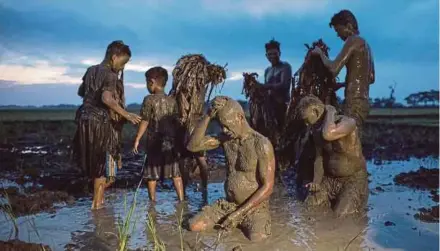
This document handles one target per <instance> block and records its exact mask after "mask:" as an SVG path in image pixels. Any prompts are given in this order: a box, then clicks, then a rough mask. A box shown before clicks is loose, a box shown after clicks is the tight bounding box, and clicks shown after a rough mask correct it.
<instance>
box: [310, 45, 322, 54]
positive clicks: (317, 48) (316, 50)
mask: <svg viewBox="0 0 440 251" xmlns="http://www.w3.org/2000/svg"><path fill="white" fill-rule="evenodd" d="M321 53H322V50H321V48H319V47H318V46H316V47H315V49H313V50H312V54H313V55H321Z"/></svg>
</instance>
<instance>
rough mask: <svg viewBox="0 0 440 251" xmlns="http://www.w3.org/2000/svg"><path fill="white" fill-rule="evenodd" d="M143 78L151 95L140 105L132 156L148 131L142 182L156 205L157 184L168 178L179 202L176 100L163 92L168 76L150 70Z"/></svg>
mask: <svg viewBox="0 0 440 251" xmlns="http://www.w3.org/2000/svg"><path fill="white" fill-rule="evenodd" d="M145 78H146V82H147V89H148V92H149V93H151V95H147V96H146V97H145V99H144V102H143V104H142V108H141V114H140V115H141V118H142V121H141V122H140V125H139V129H138V132H137V135H136V139H135V141H134V146H133V152H134V153H138V146H139V141H140V139H141V138H142V135H144V133H145V131H146V130H147V128H148V133H147V142H146V143H147V148H146V153H147V161H145V163H144V178H145V179H146V180H147V186H148V195H149V198H150V200H152V201H156V182H157V180H159V179H163V178H172V179H173V183H174V187H175V189H176V193H177V197H178V199H179V201H182V200H183V183H182V178H181V175H180V170H179V154H178V151H177V148H176V143H177V142H176V136H177V135H176V134H177V129H178V110H177V109H178V108H177V103H176V100H175V99H174V98H172V97H170V96H167V95H166V94H165V92H164V88H165V85H166V82H167V81H168V72H167V70H166V69H164V68H162V67H159V66H158V67H153V68H151V69H149V70H148V71H147V72H146V73H145Z"/></svg>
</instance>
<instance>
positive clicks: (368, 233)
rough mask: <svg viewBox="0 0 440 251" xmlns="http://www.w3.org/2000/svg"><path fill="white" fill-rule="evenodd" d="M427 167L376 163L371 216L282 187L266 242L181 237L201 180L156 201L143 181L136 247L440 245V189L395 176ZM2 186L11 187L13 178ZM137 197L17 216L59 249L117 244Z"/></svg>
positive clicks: (3, 236)
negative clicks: (310, 208)
mask: <svg viewBox="0 0 440 251" xmlns="http://www.w3.org/2000/svg"><path fill="white" fill-rule="evenodd" d="M376 163H377V162H376ZM420 166H425V167H428V168H438V161H437V159H436V158H425V159H415V158H413V159H410V160H409V161H389V162H387V163H381V164H380V165H378V164H374V161H369V163H368V171H369V173H370V174H371V175H370V177H369V180H370V181H371V182H370V191H371V194H370V198H369V206H368V207H369V210H368V212H367V213H366V215H365V216H364V217H357V218H347V219H344V220H335V219H332V218H331V216H330V215H327V214H326V213H323V212H305V210H304V208H303V206H302V205H301V202H299V201H298V200H297V199H296V195H295V193H294V192H293V190H292V189H287V190H286V189H285V188H283V187H281V186H279V187H277V189H276V191H275V193H274V195H273V198H272V219H273V225H272V236H271V237H270V239H268V240H266V241H264V242H263V243H258V244H251V243H249V241H248V240H247V239H246V238H245V237H244V236H243V235H242V234H241V232H240V231H239V230H235V231H233V232H232V233H222V232H216V231H212V232H209V233H203V234H195V233H191V232H188V231H186V230H185V229H182V235H180V234H179V224H178V222H179V221H180V220H182V221H183V224H182V225H183V227H185V223H186V220H187V219H188V218H189V217H191V215H193V214H194V213H195V212H197V211H199V210H200V209H201V208H202V207H203V205H204V200H203V196H202V193H201V192H200V191H198V190H197V187H198V186H197V184H192V185H191V186H190V187H188V188H187V196H188V200H187V201H186V202H184V203H177V202H176V199H177V198H176V195H175V192H174V190H172V189H171V188H172V186H171V184H169V183H166V184H165V185H164V186H162V187H160V188H159V191H158V194H157V197H158V198H157V202H156V204H155V205H152V204H150V202H149V201H148V195H147V191H146V189H145V187H144V186H142V187H141V188H140V189H139V190H138V193H137V197H136V198H137V204H136V205H137V206H136V209H135V212H134V214H133V216H132V219H131V221H130V222H131V224H130V226H131V227H134V230H133V233H132V235H131V239H130V242H129V248H130V249H131V250H153V243H154V236H156V238H157V239H159V240H161V241H163V242H164V243H165V244H166V247H167V250H181V246H183V247H184V248H185V250H252V251H258V250H286V251H288V250H293V251H294V250H414V251H418V250H424V251H429V250H438V249H439V244H438V243H439V242H438V237H439V231H438V228H439V225H438V223H436V222H431V223H428V222H423V221H421V220H419V218H417V217H415V215H416V214H417V213H419V209H420V208H431V207H432V206H435V205H438V204H437V203H436V202H435V201H434V200H433V190H432V189H431V190H427V189H415V188H412V187H410V186H405V185H397V184H395V182H394V177H395V176H396V175H398V174H400V173H402V172H407V173H409V172H411V171H416V170H418V169H419V167H420ZM216 180H217V181H212V182H211V183H210V184H209V187H208V196H207V201H208V203H211V202H213V201H215V200H216V199H218V198H221V197H223V196H224V192H223V183H222V182H219V181H218V180H221V179H216ZM286 183H287V184H290V183H291V182H289V180H287V181H286ZM2 185H3V186H8V187H10V186H11V185H12V183H8V184H7V183H6V182H5V183H2ZM289 187H293V186H290V185H289ZM437 193H438V192H437ZM134 195H135V191H134V190H133V189H131V190H127V189H122V188H114V189H111V190H109V192H108V194H107V201H106V205H107V206H106V208H105V209H102V210H99V211H95V212H92V211H90V206H91V201H90V199H89V198H88V197H85V198H80V199H77V200H76V201H75V202H74V203H73V204H65V203H64V204H63V203H59V204H57V205H55V208H56V210H55V211H48V212H42V213H38V214H34V215H27V216H21V217H16V218H15V224H16V225H17V227H18V230H19V231H18V236H17V237H18V239H20V240H22V241H25V242H30V243H44V244H45V245H48V246H50V248H51V249H52V250H94V251H99V250H116V248H117V243H118V237H117V234H118V223H120V222H121V220H122V221H123V220H124V219H125V217H126V215H127V213H128V210H129V208H125V205H124V202H125V201H126V202H127V204H128V205H127V207H130V204H131V203H132V202H133V198H134ZM13 222H14V221H13V220H11V219H10V218H8V217H7V215H5V214H2V215H1V216H0V240H3V241H6V240H8V239H10V238H14V237H15V232H14V224H13ZM149 222H150V223H151V222H154V224H153V225H154V226H155V230H156V235H153V234H152V233H151V230H150V229H151V227H150V228H149V227H148V225H149V224H148V223H149ZM437 222H438V220H437ZM181 236H182V238H181Z"/></svg>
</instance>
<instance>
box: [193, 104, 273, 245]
mask: <svg viewBox="0 0 440 251" xmlns="http://www.w3.org/2000/svg"><path fill="white" fill-rule="evenodd" d="M214 118H216V119H217V120H218V122H219V123H220V125H221V127H222V129H223V133H222V134H221V135H220V136H219V137H210V136H206V135H205V133H206V129H207V127H208V124H209V122H210V120H211V119H214ZM218 147H223V149H224V151H225V157H226V161H227V162H226V163H227V175H226V177H227V178H226V181H225V187H224V188H225V194H226V198H225V199H220V200H218V201H216V202H214V204H212V205H210V206H206V207H204V208H203V210H202V212H200V213H198V214H197V215H196V216H194V217H193V218H192V219H191V220H190V222H189V228H190V230H191V231H196V232H199V231H204V230H208V229H212V228H213V227H214V226H215V225H217V224H220V225H221V227H222V228H224V229H231V228H233V227H236V226H239V227H240V228H241V229H242V231H243V233H244V234H245V235H246V236H247V237H248V238H249V239H250V240H251V241H261V240H263V239H266V238H268V237H269V236H270V234H271V216H270V212H269V198H270V195H271V194H272V191H273V185H274V173H275V158H274V152H273V147H272V144H271V143H270V141H269V140H268V139H267V138H266V137H264V136H263V135H261V134H260V133H258V132H256V131H255V130H253V129H252V128H251V127H250V126H249V124H248V123H247V121H246V117H245V114H244V111H243V108H242V107H241V105H240V104H239V103H238V102H237V101H235V100H232V99H231V98H229V97H225V96H218V97H216V98H214V100H213V101H212V103H211V107H210V109H209V111H208V113H207V114H206V115H204V117H203V118H202V120H201V121H200V122H199V124H198V125H197V126H196V128H195V130H194V132H193V133H192V135H191V137H190V141H189V143H188V146H187V148H188V150H190V151H193V152H198V151H206V150H212V149H215V148H218Z"/></svg>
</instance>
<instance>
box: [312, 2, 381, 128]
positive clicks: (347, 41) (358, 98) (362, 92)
mask: <svg viewBox="0 0 440 251" xmlns="http://www.w3.org/2000/svg"><path fill="white" fill-rule="evenodd" d="M329 25H330V27H333V28H334V30H335V32H336V34H337V35H338V37H339V38H341V39H342V40H343V41H344V46H343V48H342V51H341V52H340V53H339V54H338V55H337V56H336V58H335V60H330V59H329V58H327V57H326V56H325V54H324V53H323V52H322V50H321V49H319V47H316V48H315V49H314V51H313V53H315V54H317V55H319V56H320V57H321V59H322V62H323V63H324V65H325V66H326V67H327V68H328V69H329V70H330V71H331V72H332V73H333V74H334V75H335V76H337V75H339V73H340V71H341V69H342V68H343V67H344V66H345V67H346V69H347V74H346V77H345V83H342V84H339V85H338V86H336V88H335V89H336V90H337V89H339V88H340V87H345V92H344V96H345V103H344V106H343V111H344V115H346V116H349V117H352V118H354V119H355V120H356V125H357V126H358V129H359V131H360V133H361V132H362V126H363V123H364V122H365V120H366V118H367V116H368V114H369V111H370V104H369V92H370V84H373V83H374V81H375V70H374V61H373V55H372V52H371V49H370V46H369V45H368V43H367V41H366V40H365V39H364V38H363V37H361V36H360V32H359V26H358V23H357V20H356V18H355V16H354V15H353V13H352V12H351V11H349V10H341V11H340V12H338V13H336V14H335V15H334V16H333V17H332V19H331V21H330V24H329Z"/></svg>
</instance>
